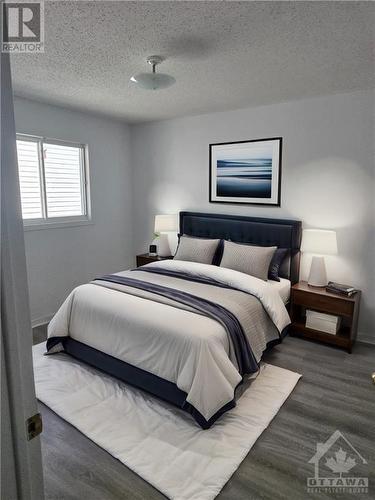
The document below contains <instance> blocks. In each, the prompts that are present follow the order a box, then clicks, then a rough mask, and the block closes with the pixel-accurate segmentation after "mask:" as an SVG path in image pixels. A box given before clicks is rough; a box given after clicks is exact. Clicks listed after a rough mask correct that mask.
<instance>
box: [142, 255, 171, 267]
mask: <svg viewBox="0 0 375 500" xmlns="http://www.w3.org/2000/svg"><path fill="white" fill-rule="evenodd" d="M168 259H173V255H170V256H169V257H159V256H158V255H149V254H148V253H142V254H141V255H137V267H139V266H144V265H145V264H150V262H158V261H159V260H168Z"/></svg>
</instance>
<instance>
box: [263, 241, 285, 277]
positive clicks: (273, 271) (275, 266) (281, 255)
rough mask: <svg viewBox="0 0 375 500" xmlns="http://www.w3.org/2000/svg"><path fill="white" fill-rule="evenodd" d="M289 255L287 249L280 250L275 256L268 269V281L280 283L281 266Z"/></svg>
mask: <svg viewBox="0 0 375 500" xmlns="http://www.w3.org/2000/svg"><path fill="white" fill-rule="evenodd" d="M287 253H288V249H287V248H278V249H277V250H276V252H275V253H274V254H273V257H272V260H271V264H270V267H269V269H268V279H269V280H273V281H280V278H279V272H280V267H281V264H282V263H283V260H284V259H285V257H286V255H287Z"/></svg>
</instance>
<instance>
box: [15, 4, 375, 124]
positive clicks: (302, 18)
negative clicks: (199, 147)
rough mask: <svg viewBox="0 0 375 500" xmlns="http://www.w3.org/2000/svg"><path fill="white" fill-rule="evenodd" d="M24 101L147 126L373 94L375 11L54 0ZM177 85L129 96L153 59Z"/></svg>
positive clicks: (22, 58) (22, 59) (372, 7)
mask: <svg viewBox="0 0 375 500" xmlns="http://www.w3.org/2000/svg"><path fill="white" fill-rule="evenodd" d="M45 5H46V8H45V28H46V43H45V53H44V54H39V55H36V54H15V55H13V56H12V57H11V63H12V72H13V84H14V90H15V93H16V94H17V95H20V96H24V97H29V98H32V99H37V100H40V101H46V102H50V103H54V104H58V105H63V106H65V107H72V108H78V109H82V110H86V111H92V112H96V113H101V114H105V115H110V116H114V117H117V118H120V119H124V120H126V121H129V122H141V121H147V120H156V119H163V118H169V117H173V116H183V115H191V114H197V113H204V112H210V111H221V110H227V109H235V108H240V107H250V106H256V105H260V104H268V103H272V102H281V101H286V100H293V99H300V98H305V97H312V96H315V95H324V94H330V93H337V92H345V91H351V90H356V89H366V88H371V87H374V86H375V83H374V82H375V71H374V54H373V52H372V51H373V44H374V22H375V4H374V3H373V2H346V1H344V2H334V1H333V2H318V1H316V2H315V1H313V2H270V1H266V2H251V1H250V2H216V1H209V2H200V1H191V2H183V1H181V2H180V1H171V2H159V1H155V2H142V1H138V2H128V1H118V2H112V1H100V2H97V1H88V2H87V1H46V2H45ZM151 54H160V55H163V56H165V57H167V60H166V61H165V62H164V63H163V64H162V65H161V67H160V71H163V72H166V73H170V74H171V75H173V76H174V77H175V78H176V79H177V83H176V84H175V85H174V86H173V87H171V88H169V89H164V90H159V91H154V92H150V91H144V90H141V89H136V88H131V86H129V83H128V82H129V78H130V76H131V75H132V74H134V73H137V72H140V71H147V68H146V66H147V65H146V64H145V62H144V60H145V58H146V57H147V56H148V55H151Z"/></svg>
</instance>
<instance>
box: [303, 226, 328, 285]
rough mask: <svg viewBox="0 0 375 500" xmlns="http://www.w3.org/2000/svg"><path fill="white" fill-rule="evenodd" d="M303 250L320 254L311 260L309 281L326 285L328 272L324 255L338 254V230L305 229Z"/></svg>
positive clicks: (311, 283)
mask: <svg viewBox="0 0 375 500" xmlns="http://www.w3.org/2000/svg"><path fill="white" fill-rule="evenodd" d="M301 251H302V252H307V253H312V254H319V255H314V256H313V258H312V260H311V268H310V274H309V278H308V281H307V283H308V284H309V285H311V286H321V287H322V286H326V285H327V272H326V266H325V262H324V255H336V254H337V239H336V231H327V230H324V229H304V230H303V234H302V244H301Z"/></svg>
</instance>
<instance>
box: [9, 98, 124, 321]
mask: <svg viewBox="0 0 375 500" xmlns="http://www.w3.org/2000/svg"><path fill="white" fill-rule="evenodd" d="M15 116H16V129H17V132H23V133H27V134H37V135H43V136H46V137H52V138H57V139H62V140H63V139H65V140H70V141H77V142H81V143H86V144H88V148H89V169H90V181H91V202H92V203H91V204H92V219H93V224H91V225H86V226H79V227H61V228H55V229H43V230H32V231H25V245H26V257H27V267H28V280H29V289H30V301H31V317H32V321H33V324H37V323H40V322H43V321H46V320H48V319H49V318H50V317H51V316H52V315H53V314H54V313H55V312H56V310H57V309H58V307H59V305H60V304H61V303H62V301H63V300H64V299H65V297H66V296H67V294H68V293H69V292H70V291H71V290H72V289H73V288H74V287H75V286H77V285H79V284H82V283H85V282H87V281H88V280H90V279H92V278H94V277H95V276H97V275H98V274H99V275H100V274H102V273H111V272H114V271H118V270H119V269H125V268H127V267H129V266H131V265H132V262H133V247H132V239H131V234H132V212H131V211H132V199H131V194H132V190H131V171H130V168H131V165H130V157H129V153H130V146H129V128H128V126H127V125H126V124H123V123H120V122H116V121H112V120H107V119H102V118H98V117H96V116H93V115H89V114H85V113H79V112H74V111H68V110H65V109H63V108H59V107H54V106H49V105H45V104H40V103H37V102H31V101H28V100H25V99H18V98H16V99H15Z"/></svg>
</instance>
